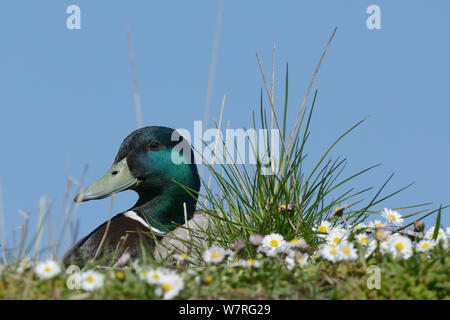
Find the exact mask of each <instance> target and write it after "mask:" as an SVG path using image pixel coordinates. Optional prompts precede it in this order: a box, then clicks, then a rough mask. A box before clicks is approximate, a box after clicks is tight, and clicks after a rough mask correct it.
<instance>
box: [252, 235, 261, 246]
mask: <svg viewBox="0 0 450 320" xmlns="http://www.w3.org/2000/svg"><path fill="white" fill-rule="evenodd" d="M263 238H264V237H263V236H262V235H260V234H252V235H251V236H250V237H249V238H248V240H249V241H250V243H251V244H252V245H254V246H259V245H260V244H261V242H262V240H263Z"/></svg>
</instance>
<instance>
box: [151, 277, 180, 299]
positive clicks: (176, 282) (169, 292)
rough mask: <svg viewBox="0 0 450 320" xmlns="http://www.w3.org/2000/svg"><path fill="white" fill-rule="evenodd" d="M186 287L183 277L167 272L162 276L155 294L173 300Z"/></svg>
mask: <svg viewBox="0 0 450 320" xmlns="http://www.w3.org/2000/svg"><path fill="white" fill-rule="evenodd" d="M183 288H184V281H183V278H182V277H181V276H180V275H178V274H176V273H171V274H165V275H163V276H162V277H161V279H160V281H159V285H158V287H157V288H156V289H155V294H156V295H158V296H162V298H163V299H164V300H171V299H173V298H175V297H176V296H177V295H178V294H179V293H180V291H181V290H183Z"/></svg>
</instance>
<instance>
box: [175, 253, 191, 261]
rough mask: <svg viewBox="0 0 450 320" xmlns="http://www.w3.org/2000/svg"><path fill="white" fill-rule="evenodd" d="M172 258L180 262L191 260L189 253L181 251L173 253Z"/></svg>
mask: <svg viewBox="0 0 450 320" xmlns="http://www.w3.org/2000/svg"><path fill="white" fill-rule="evenodd" d="M173 258H174V259H175V260H177V261H180V262H184V261H191V258H190V257H189V255H188V254H187V253H182V254H179V253H176V254H174V255H173Z"/></svg>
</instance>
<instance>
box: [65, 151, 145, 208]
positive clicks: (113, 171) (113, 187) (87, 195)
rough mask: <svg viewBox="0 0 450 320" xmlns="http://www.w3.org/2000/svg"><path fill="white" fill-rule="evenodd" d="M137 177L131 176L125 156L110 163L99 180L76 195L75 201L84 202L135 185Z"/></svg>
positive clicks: (107, 195)
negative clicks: (109, 166)
mask: <svg viewBox="0 0 450 320" xmlns="http://www.w3.org/2000/svg"><path fill="white" fill-rule="evenodd" d="M137 183H138V179H136V178H135V177H133V175H132V174H131V172H130V169H129V168H128V164H127V158H124V159H122V160H121V161H119V162H117V163H115V164H113V165H112V167H111V168H110V169H109V170H108V172H106V174H105V175H104V176H103V178H101V179H100V180H98V181H96V182H94V183H93V184H91V185H90V186H88V187H87V188H85V189H83V190H81V192H80V193H79V194H77V195H76V197H75V199H74V201H75V202H84V201H89V200H97V199H104V198H107V197H109V196H111V195H113V194H114V193H117V192H121V191H124V190H127V189H130V188H132V187H134V186H135V185H137Z"/></svg>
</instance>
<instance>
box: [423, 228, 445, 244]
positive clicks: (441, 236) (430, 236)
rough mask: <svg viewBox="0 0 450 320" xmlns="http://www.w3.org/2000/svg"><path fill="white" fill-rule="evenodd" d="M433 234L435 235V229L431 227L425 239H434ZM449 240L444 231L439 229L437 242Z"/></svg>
mask: <svg viewBox="0 0 450 320" xmlns="http://www.w3.org/2000/svg"><path fill="white" fill-rule="evenodd" d="M433 234H434V227H431V228H430V229H428V231H427V232H426V233H425V238H427V239H433ZM445 239H447V235H446V234H445V231H444V229H442V228H439V231H438V235H437V239H436V240H437V241H439V240H445Z"/></svg>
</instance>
